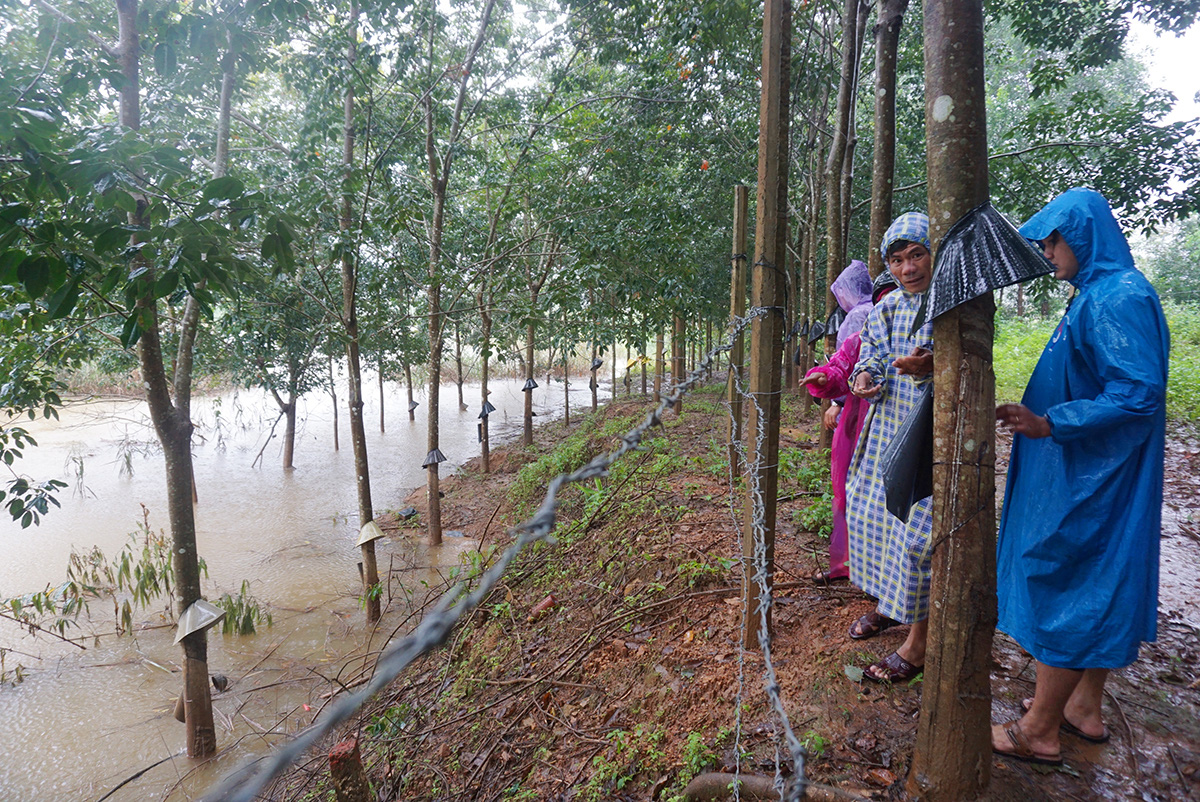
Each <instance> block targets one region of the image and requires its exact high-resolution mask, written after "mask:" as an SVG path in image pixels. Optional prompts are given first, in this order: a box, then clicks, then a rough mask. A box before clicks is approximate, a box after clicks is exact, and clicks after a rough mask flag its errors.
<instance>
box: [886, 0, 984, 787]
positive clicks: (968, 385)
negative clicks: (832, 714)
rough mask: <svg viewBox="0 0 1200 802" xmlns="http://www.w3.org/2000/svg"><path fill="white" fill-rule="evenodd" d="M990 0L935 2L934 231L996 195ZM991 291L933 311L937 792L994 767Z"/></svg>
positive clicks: (919, 783) (925, 688) (915, 779)
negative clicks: (990, 122)
mask: <svg viewBox="0 0 1200 802" xmlns="http://www.w3.org/2000/svg"><path fill="white" fill-rule="evenodd" d="M983 19H984V18H983V3H982V1H981V0H928V1H927V2H926V4H925V36H924V39H925V125H926V138H927V151H928V154H929V157H928V170H929V217H930V221H931V226H930V238H931V240H932V241H933V243H934V244H935V249H936V247H937V243H939V242H940V240H941V238H942V237H943V236H944V235H945V233H946V231H947V229H949V227H950V226H951V225H952V224H953V223H954V222H955V221H956V220H958V219H959V217H961V216H962V215H963V214H965V213H966V212H968V211H969V210H970V209H972V208H974V207H975V206H977V205H979V204H980V203H983V202H984V201H986V200H987V198H988V171H987V125H986V118H985V96H984V68H983V24H984V22H983ZM994 312H995V307H994V304H993V301H992V296H991V293H988V294H987V295H984V296H981V297H979V298H976V299H975V300H973V301H970V302H968V303H967V304H964V305H962V306H960V307H958V308H956V309H952V310H950V311H949V312H947V313H945V314H943V315H942V316H941V317H939V318H937V319H936V320H935V321H934V324H933V326H934V329H933V341H934V420H933V430H934V432H935V433H936V436H935V437H934V445H933V465H934V469H933V479H934V490H933V531H932V533H931V535H930V538H931V541H932V544H933V547H932V552H933V557H932V584H931V587H930V594H929V598H930V604H929V608H930V609H929V646H928V651H927V652H926V655H925V679H924V683H923V684H922V692H921V694H922V699H921V719H920V723H919V725H918V728H917V741H916V745H915V747H914V750H913V764H912V769H911V771H910V772H909V777H908V790H909V792H910V793H913V794H915V795H920V796H921V797H922V798H923V799H927V800H931V802H941V801H942V800H945V801H946V802H949V800H968V799H977V798H979V797H980V796H981V795H982V794H983V793H984V792H985V791H986V789H987V786H988V783H989V782H990V779H991V767H992V747H991V733H990V728H989V722H990V716H991V709H992V700H991V696H992V694H991V684H990V681H989V675H990V668H991V648H992V638H993V635H994V632H995V625H996V521H995V510H996V499H995V430H996V429H995V427H996V424H995V406H996V398H995V378H994V376H993V374H992V339H993V316H994Z"/></svg>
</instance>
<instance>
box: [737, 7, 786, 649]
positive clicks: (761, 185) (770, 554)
mask: <svg viewBox="0 0 1200 802" xmlns="http://www.w3.org/2000/svg"><path fill="white" fill-rule="evenodd" d="M791 17H792V13H791V3H790V2H789V0H766V2H765V4H764V8H763V50H762V98H761V103H760V109H759V128H758V197H757V214H758V219H757V224H756V228H755V238H754V251H755V260H754V268H753V271H752V273H751V282H752V288H751V306H753V307H756V308H765V309H768V310H770V311H768V312H767V314H766V315H764V316H762V317H759V318H755V320H754V323H753V324H752V327H751V332H750V396H751V398H752V399H753V401H754V403H752V404H751V405H750V414H749V420H748V421H747V432H748V435H749V437H748V439H749V446H748V448H747V459H748V460H749V462H750V465H751V466H753V468H754V473H753V474H752V475H751V477H750V480H749V482H748V486H747V494H746V504H745V508H746V518H745V522H744V528H743V532H742V558H743V560H746V561H747V565H748V566H751V568H750V569H748V570H747V571H746V580H745V585H744V587H743V593H742V599H743V616H744V618H743V620H744V621H745V627H744V628H743V633H744V634H743V639H742V642H743V645H744V646H745V647H746V648H748V649H757V648H759V646H760V642H759V630H760V628H762V627H766V628H767V629H768V631H769V628H770V626H771V621H770V614H769V609H768V608H765V607H764V606H763V605H764V603H765V601H766V600H765V599H764V598H762V597H761V596H760V595H759V590H758V583H757V582H756V581H755V580H754V579H753V577H752V574H754V573H755V572H757V571H758V570H760V565H759V563H758V560H757V559H756V556H755V550H756V539H757V535H756V532H755V530H756V528H757V526H756V525H757V524H758V523H761V525H762V538H763V542H762V544H761V549H762V555H763V564H762V565H761V570H762V571H764V572H765V581H766V584H767V587H768V588H769V587H770V586H771V585H772V584H773V582H774V572H775V514H776V494H777V490H778V484H779V466H778V463H779V408H780V404H779V391H780V387H781V382H782V376H783V366H782V365H781V364H780V360H781V359H782V357H783V323H784V319H785V317H784V314H783V306H784V303H783V298H784V286H785V282H784V279H783V277H782V276H781V271H780V269H779V268H780V266H781V265H782V264H783V262H784V250H785V249H786V247H787V215H788V204H787V197H788V195H787V174H788V166H789V164H790V162H789V158H788V117H789V108H788V100H789V92H788V89H789V87H790V86H791V80H790V74H791V47H792V44H791V43H792V31H791ZM755 488H757V490H758V493H757V496H758V498H756V493H755V492H754V490H755ZM759 515H761V519H759Z"/></svg>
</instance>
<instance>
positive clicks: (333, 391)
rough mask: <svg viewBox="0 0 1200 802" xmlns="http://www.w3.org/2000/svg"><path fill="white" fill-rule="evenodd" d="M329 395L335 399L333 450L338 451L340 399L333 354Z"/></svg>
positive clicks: (331, 357) (330, 365)
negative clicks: (334, 373)
mask: <svg viewBox="0 0 1200 802" xmlns="http://www.w3.org/2000/svg"><path fill="white" fill-rule="evenodd" d="M329 397H330V398H331V399H333V450H334V451H338V450H339V448H338V399H337V384H336V381H335V379H334V376H333V355H332V354H331V355H330V356H329Z"/></svg>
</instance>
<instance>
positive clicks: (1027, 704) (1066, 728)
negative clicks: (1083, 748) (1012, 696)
mask: <svg viewBox="0 0 1200 802" xmlns="http://www.w3.org/2000/svg"><path fill="white" fill-rule="evenodd" d="M1031 707H1033V698H1032V697H1026V698H1025V699H1022V700H1021V709H1022V710H1024V711H1025V712H1026V713H1028V712H1029V708H1031ZM1058 728H1059V729H1060V730H1062V731H1063V732H1065V733H1066V734H1067V735H1074V736H1075V737H1076V738H1078V739H1080V740H1082V741H1087V742H1088V743H1090V744H1106V743H1108V742H1109V740H1110V739H1111V738H1112V735H1111V734H1109V732H1108V727H1105V728H1104V732H1102V733H1100V734H1099V735H1090V734H1088V733H1086V732H1084V731H1083V730H1081V729H1079V728H1078V727H1076V726H1075V725H1074V724H1072V723H1071V722H1069V721H1067V716H1066V714H1063V717H1062V724H1059V725H1058Z"/></svg>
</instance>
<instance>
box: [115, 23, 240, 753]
mask: <svg viewBox="0 0 1200 802" xmlns="http://www.w3.org/2000/svg"><path fill="white" fill-rule="evenodd" d="M137 17H138V3H137V0H118V1H117V24H118V31H119V33H118V37H119V38H118V57H119V61H120V64H121V70H122V74H123V75H124V78H125V85H124V86H123V87H122V88H121V92H120V121H121V125H122V126H124V127H125V128H129V129H131V130H137V129H139V128H140V127H141V92H140V88H139V87H140V84H139V72H140V63H139V34H138V28H137ZM147 211H148V208H147V201H146V200H145V198H138V201H137V209H136V211H135V212H133V213H131V214H130V215H129V223H130V225H131V226H134V227H136V228H144V227H145V226H146V225H147V224H148V222H149V221H148V215H147ZM131 241H132V242H133V243H134V244H136V243H137V242H138V241H139V237H138V236H137V235H136V234H135V235H134V236H133V237H132V238H131ZM137 259H138V260H139V262H140V264H141V266H143V267H145V268H146V269H147V271H148V273H149V280H148V286H151V287H153V286H154V265H153V263H151V262H149V261H148V260H145V259H144V258H143V257H141V256H139V257H137ZM134 313H135V314H137V315H139V317H141V319H142V334H141V337H140V338H139V340H138V361H139V363H140V365H141V369H142V378H143V381H144V382H145V385H146V401H147V404H148V406H149V409H150V418H151V420H152V421H153V422H154V429H155V432H156V434H157V435H158V439H159V442H160V443H161V444H162V447H163V457H164V463H165V467H166V482H167V509H168V515H169V518H170V521H171V542H172V554H173V560H174V565H175V587H176V590H177V592H178V593H179V613H180V615H182V614H183V611H184V610H186V609H187V608H188V607H189V606H191V605H192V604H193V603H195V602H196V600H198V599H199V598H200V596H201V588H200V562H199V556H198V554H197V551H196V520H195V510H194V509H193V506H192V486H193V481H192V477H193V471H192V450H191V442H192V429H193V426H192V422H191V410H190V397H191V396H190V390H191V369H190V367H191V366H190V363H188V364H185V365H182V366H181V365H179V364H178V362H177V364H176V374H175V383H174V384H175V387H176V389H177V390H178V389H180V388H182V389H183V390H184V391H185V392H184V394H183V396H181V397H178V396H177V398H176V402H175V403H173V402H172V400H171V385H170V384H169V383H168V380H167V375H166V368H165V363H164V361H163V353H162V343H161V341H160V339H159V331H160V329H159V318H158V309H157V303H156V301H155V299H154V297H153V295H150V294H147V295H145V296H143V297H142V298H140V299H139V300H138V302H137V304H136V308H135V311H134ZM192 334H193V335H194V328H193V332H192ZM187 355H188V357H189V358H190V356H191V349H190V348H188V352H187ZM183 653H184V664H183V700H184V721H185V726H186V729H187V753H188V756H189V757H195V758H204V757H209V756H210V755H213V754H215V753H216V751H217V735H216V727H215V725H214V724H213V713H212V697H211V696H210V693H209V689H208V636H207V632H206V631H205V630H201V631H199V632H194V633H192V634H190V635H188V636H186V637H185V638H184V639H183Z"/></svg>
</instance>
